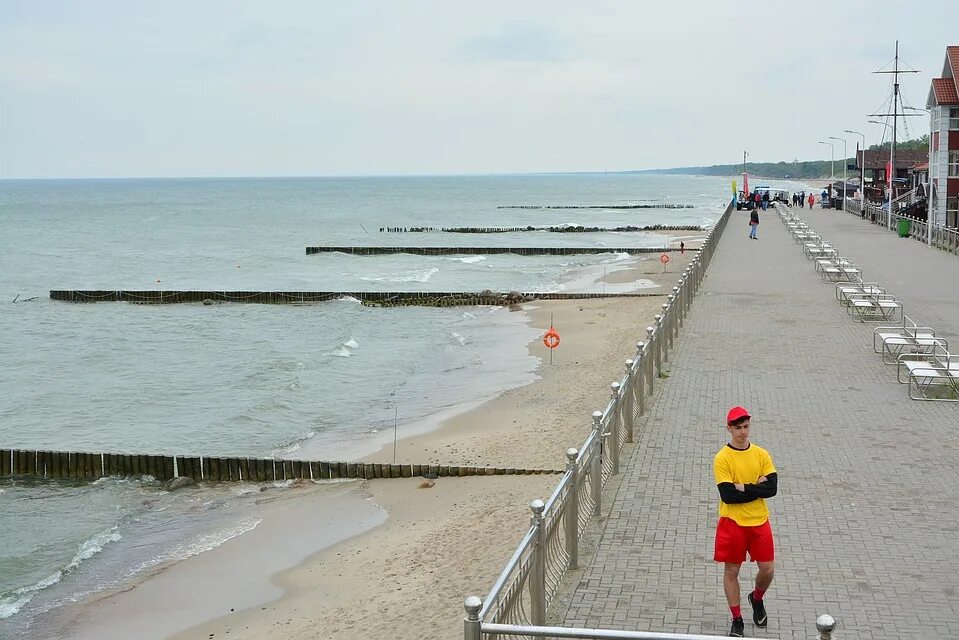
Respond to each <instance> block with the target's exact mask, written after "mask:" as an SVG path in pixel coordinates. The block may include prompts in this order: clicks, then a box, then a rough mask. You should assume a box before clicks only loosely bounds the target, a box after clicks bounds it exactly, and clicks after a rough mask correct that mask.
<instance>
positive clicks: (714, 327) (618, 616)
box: [551, 208, 959, 640]
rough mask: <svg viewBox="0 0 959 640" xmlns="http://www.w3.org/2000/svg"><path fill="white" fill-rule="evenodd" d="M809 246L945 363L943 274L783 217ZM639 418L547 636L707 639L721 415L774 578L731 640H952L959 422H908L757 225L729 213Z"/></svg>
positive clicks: (922, 252) (719, 594)
mask: <svg viewBox="0 0 959 640" xmlns="http://www.w3.org/2000/svg"><path fill="white" fill-rule="evenodd" d="M798 212H799V214H800V216H801V217H802V218H803V219H804V220H805V221H806V222H807V223H808V224H810V225H811V226H812V227H813V228H814V229H815V230H816V231H817V232H819V233H820V234H822V236H823V238H824V239H825V240H826V241H828V242H831V243H832V244H833V245H834V246H836V247H837V248H838V249H839V250H840V254H841V255H843V256H846V257H849V258H850V259H852V260H853V261H854V262H856V263H857V264H859V265H860V266H861V267H862V269H863V274H864V279H865V280H867V281H877V282H879V283H880V284H881V285H882V286H884V287H886V288H887V290H888V291H889V292H890V293H892V294H894V295H896V296H897V297H898V298H899V299H900V300H902V301H903V302H904V305H905V312H906V314H907V315H908V316H910V317H912V318H914V319H916V320H917V321H920V322H921V323H922V324H925V325H929V326H932V327H935V328H936V330H937V333H939V334H941V335H943V336H945V337H946V338H948V339H949V341H950V345H951V347H952V350H953V352H959V286H957V283H959V258H957V257H956V256H952V255H948V254H946V253H944V252H940V251H938V250H935V249H929V248H927V247H926V246H925V245H922V244H920V243H919V242H917V241H915V240H911V239H902V238H898V237H897V236H896V235H895V234H893V233H890V232H887V231H885V230H884V229H880V228H878V227H876V226H874V225H871V224H869V223H867V222H865V221H862V220H860V219H859V218H857V217H854V216H852V215H850V214H848V213H845V212H833V211H828V210H827V211H823V210H821V209H818V208H816V209H814V210H812V211H810V210H809V209H798ZM732 216H733V217H732V219H731V220H730V222H729V225H728V227H727V228H726V231H725V234H724V236H723V238H722V239H721V241H720V242H719V245H718V249H717V252H716V254H715V257H714V259H713V261H712V263H711V265H710V267H709V275H708V277H707V278H706V280H705V281H704V283H703V286H702V288H701V289H700V291H699V293H698V295H697V297H696V299H695V301H694V303H693V308H692V310H691V314H690V316H689V317H688V319H687V323H686V326H685V327H684V328H683V329H682V331H681V332H680V335H679V339H678V341H677V343H676V348H675V350H674V351H673V352H672V353H670V357H669V362H668V363H667V364H666V365H664V368H666V369H668V371H669V377H668V378H667V379H665V380H661V381H660V380H658V381H657V388H656V391H655V396H654V400H653V402H652V405H651V406H650V407H649V408H648V412H647V414H646V416H644V417H643V418H641V419H640V420H639V422H638V426H637V437H636V444H635V445H634V447H633V448H632V449H631V450H627V451H628V452H629V454H628V458H627V459H625V460H624V464H623V472H622V480H621V483H620V484H619V486H618V488H617V489H616V490H615V494H614V496H613V497H612V505H611V507H610V512H609V515H608V518H607V519H606V520H605V522H604V523H603V526H604V529H603V531H602V534H601V536H600V537H599V540H598V542H597V546H596V552H595V555H594V556H592V557H583V558H582V565H583V567H584V569H583V571H582V572H581V573H579V575H578V576H577V575H575V574H574V576H575V577H574V578H572V580H574V581H575V582H574V584H573V586H572V588H571V589H572V591H571V593H569V594H568V595H567V596H566V597H564V598H562V599H561V601H560V602H559V603H558V604H557V606H556V607H555V610H554V611H553V612H552V616H551V621H552V622H554V623H557V624H561V625H563V626H578V627H583V626H585V627H599V628H610V629H625V630H655V631H667V632H675V633H704V634H717V635H724V634H726V633H727V632H728V630H729V611H728V609H727V607H726V603H725V598H724V596H723V590H722V570H721V567H720V566H719V565H717V564H715V563H714V562H713V561H712V545H713V530H714V526H715V521H716V506H717V501H718V492H717V490H716V487H715V484H714V482H713V476H712V459H713V456H714V455H715V453H716V452H717V451H718V450H719V449H720V448H721V447H722V446H724V444H725V443H726V441H727V440H726V435H727V434H726V430H725V428H724V419H725V413H726V410H727V409H728V408H729V407H730V406H732V405H736V404H742V405H744V406H745V407H746V408H747V409H749V411H750V412H751V413H752V415H753V421H752V433H751V440H752V441H753V442H755V443H756V444H759V445H761V446H763V447H765V448H767V449H768V450H769V451H770V452H771V454H772V455H773V459H774V462H775V464H776V467H777V469H778V472H779V495H778V496H776V497H775V498H773V499H771V500H770V501H769V506H770V511H771V514H772V524H773V529H774V531H775V533H776V536H777V537H776V543H777V549H776V551H777V558H776V559H777V569H776V571H777V573H776V578H775V580H774V582H773V585H772V587H771V589H770V591H769V593H768V595H767V596H766V603H767V605H766V606H767V609H768V612H769V620H770V621H769V626H768V628H766V629H757V628H755V627H754V625H753V624H752V621H751V615H750V613H751V612H750V610H749V605H748V604H747V603H746V599H745V594H746V593H747V592H748V591H749V589H750V588H751V581H752V577H753V576H754V574H755V567H754V565H752V566H750V565H746V566H744V567H743V572H742V575H741V583H742V585H743V603H742V604H743V613H744V617H745V618H746V635H747V636H757V637H770V638H797V639H798V638H804V639H808V638H812V637H815V627H814V621H815V618H816V616H817V615H819V614H823V613H828V614H830V615H832V616H833V617H834V618H836V619H837V621H838V627H837V629H836V632H835V634H834V637H835V638H837V639H838V640H847V639H850V640H851V639H853V638H855V639H867V638H868V639H871V638H875V639H876V640H879V639H882V640H892V639H897V640H898V639H901V638H952V637H959V403H957V404H953V403H945V402H918V401H913V400H910V399H909V398H908V395H907V393H906V388H905V385H899V384H898V383H897V382H896V372H895V369H894V368H893V367H891V366H888V365H883V364H882V363H881V360H880V357H879V355H878V354H876V353H874V352H873V349H872V330H873V326H874V324H870V323H865V324H861V323H858V322H853V321H852V320H851V319H850V317H849V316H848V315H847V313H846V311H845V310H844V309H843V308H842V307H840V306H839V304H838V303H837V301H836V299H835V288H834V285H832V284H827V283H824V282H823V281H822V280H821V279H820V278H819V276H818V275H817V274H816V273H815V270H814V269H813V265H812V264H811V263H810V262H809V261H808V260H806V258H805V257H804V256H803V253H802V250H801V248H800V247H799V245H797V244H796V243H795V242H794V241H793V239H792V237H791V236H790V235H789V233H788V232H787V230H786V229H785V227H784V226H783V224H782V223H781V222H780V220H779V217H778V215H777V213H776V212H775V211H774V210H772V209H770V211H769V212H768V213H766V214H763V218H762V223H761V225H760V229H759V240H758V241H757V240H750V239H748V238H747V237H746V236H747V233H748V228H747V221H748V214H746V213H745V212H736V211H733V213H732Z"/></svg>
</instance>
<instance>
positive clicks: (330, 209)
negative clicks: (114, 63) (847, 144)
mask: <svg viewBox="0 0 959 640" xmlns="http://www.w3.org/2000/svg"><path fill="white" fill-rule="evenodd" d="M729 198H730V184H729V180H728V179H726V178H716V177H695V176H670V175H650V174H622V173H617V174H607V173H596V174H547V175H483V176H443V177H433V176H422V177H356V178H268V179H267V178H264V179H249V178H242V179H241V178H236V179H218V178H217V179H214V178H210V179H123V180H5V181H0V390H2V392H0V448H23V449H41V450H59V451H96V452H118V453H124V452H129V453H146V454H166V455H190V454H192V455H221V456H229V455H238V456H257V457H271V456H272V457H275V458H284V457H294V458H303V459H325V460H352V459H356V458H358V457H360V456H363V455H368V454H370V453H371V452H374V451H376V450H378V449H379V448H380V447H381V446H383V445H384V444H386V443H388V442H390V441H392V439H393V437H394V433H395V434H396V435H398V437H400V438H402V437H404V436H408V435H411V434H413V433H416V432H417V431H422V430H423V429H425V428H428V426H429V425H431V424H434V423H435V422H436V416H444V415H450V414H452V413H455V412H456V411H458V410H461V409H462V408H464V407H468V406H474V405H475V404H476V403H478V402H481V401H483V400H485V399H489V398H492V397H495V396H496V395H497V394H499V393H501V392H503V391H505V390H507V389H510V388H514V387H518V386H522V385H525V384H529V383H530V382H532V381H534V380H535V379H536V377H537V366H538V364H539V361H538V359H537V358H535V357H533V356H531V355H530V354H529V351H528V348H527V345H528V344H529V342H530V341H531V340H533V339H536V338H537V337H538V334H539V330H538V329H536V328H534V327H532V326H530V321H529V318H528V316H527V315H526V314H525V313H523V312H511V311H510V310H508V309H506V308H501V307H456V308H443V309H434V308H422V307H398V308H377V307H367V306H364V305H362V304H360V303H359V302H358V301H357V300H355V299H353V298H349V297H347V298H344V299H341V300H336V301H331V302H323V303H317V304H309V305H253V304H250V305H246V304H230V303H224V304H214V305H211V306H204V305H202V304H176V305H135V304H128V303H97V304H71V303H65V302H56V301H52V300H50V298H49V291H50V290H51V289H99V290H116V289H137V290H182V289H202V290H245V291H250V290H283V291H464V292H473V291H481V290H483V289H492V290H494V291H509V290H519V291H535V292H563V291H598V290H600V287H601V286H602V285H600V284H598V281H599V280H600V279H601V277H602V276H603V274H608V273H610V272H614V271H616V270H619V269H622V268H624V267H625V266H626V265H627V264H628V260H627V258H628V256H626V255H624V254H618V253H615V252H609V253H601V254H595V255H571V256H518V255H512V254H501V255H446V256H419V255H408V254H395V255H378V256H353V255H347V254H342V253H326V254H318V255H306V252H305V247H307V246H310V245H361V246H362V245H366V246H380V245H411V246H464V247H465V246H513V247H534V246H550V247H554V246H555V247H565V246H588V247H611V248H615V247H662V246H664V245H665V243H666V237H665V236H664V235H663V234H660V233H654V232H618V233H550V232H545V231H543V232H510V233H497V234H457V233H443V232H440V231H432V232H416V233H413V232H405V233H404V232H388V231H385V229H392V228H400V229H402V228H407V229H409V228H411V227H431V228H436V229H438V228H442V227H526V226H560V225H589V226H599V227H617V226H627V225H633V226H646V225H656V224H659V225H675V226H687V225H695V226H703V227H709V226H710V225H712V224H713V223H714V222H715V221H716V219H717V218H718V217H719V215H720V214H721V213H722V211H723V209H724V207H725V206H726V203H727V202H728V201H729ZM637 204H648V205H655V204H670V205H679V204H683V205H691V207H688V208H640V209H624V208H616V207H622V206H623V205H637ZM547 206H552V207H590V208H507V207H547ZM653 257H654V258H655V256H653ZM620 286H622V285H620ZM431 419H432V420H431ZM267 484H268V485H269V486H264V487H253V488H251V487H250V486H249V485H246V486H244V485H238V484H237V485H228V484H221V485H218V486H204V487H193V488H190V489H189V490H184V491H176V492H170V491H167V490H166V489H165V488H164V486H163V485H162V484H161V483H159V482H156V481H154V480H152V479H151V478H143V479H131V478H105V479H101V480H99V481H97V482H93V483H89V482H78V481H77V482H74V481H48V480H42V479H23V478H19V479H9V478H7V479H0V515H2V517H0V540H2V544H0V638H2V637H21V636H24V635H32V633H31V632H36V630H37V629H39V628H42V623H43V620H44V618H45V617H47V616H50V615H52V614H53V613H55V611H56V610H57V608H58V607H61V606H63V605H64V604H68V603H73V602H78V601H82V600H83V599H84V598H88V597H90V596H91V594H96V593H97V592H99V591H101V590H104V589H116V588H123V586H124V585H127V584H131V583H133V582H136V581H137V580H141V579H143V577H144V576H145V575H148V574H150V573H151V572H155V571H159V570H162V569H163V567H165V566H169V565H170V564H172V563H175V562H178V561H181V560H183V559H185V558H188V557H190V556H192V555H195V554H198V553H203V552H204V551H207V550H209V549H212V548H215V547H216V546H218V545H220V544H223V543H224V542H226V541H228V540H230V539H232V538H234V537H236V536H239V535H243V534H244V532H246V531H249V530H251V529H252V528H254V527H255V526H256V525H257V523H258V519H257V517H256V510H255V505H256V502H257V500H258V497H259V496H260V495H261V494H262V492H263V491H284V485H283V483H267Z"/></svg>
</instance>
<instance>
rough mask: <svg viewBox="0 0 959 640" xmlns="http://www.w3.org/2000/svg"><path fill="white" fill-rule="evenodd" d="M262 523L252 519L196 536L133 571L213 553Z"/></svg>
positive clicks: (258, 519) (134, 572) (141, 564)
mask: <svg viewBox="0 0 959 640" xmlns="http://www.w3.org/2000/svg"><path fill="white" fill-rule="evenodd" d="M261 522H263V519H262V518H250V519H248V520H245V521H243V522H241V523H240V524H238V525H236V526H235V527H230V528H228V529H223V530H221V531H214V532H212V533H207V534H204V535H200V536H196V537H195V538H192V539H191V540H190V541H189V542H184V543H182V544H178V545H176V546H175V547H173V548H172V549H170V550H169V551H167V552H165V553H161V554H160V555H158V556H156V557H154V558H151V559H150V560H147V561H145V562H141V563H140V564H139V565H137V566H136V567H135V568H134V569H133V572H132V573H133V574H134V575H135V574H138V573H140V572H141V571H143V570H145V569H149V568H151V567H155V566H157V565H160V564H167V563H173V562H180V561H181V560H186V559H187V558H192V557H193V556H197V555H200V554H201V553H206V552H207V551H212V550H213V549H216V548H217V547H219V546H220V545H222V544H225V543H226V542H229V541H230V540H232V539H233V538H236V537H237V536H241V535H243V534H244V533H248V532H250V531H253V530H254V529H256V528H257V526H259V524H260V523H261Z"/></svg>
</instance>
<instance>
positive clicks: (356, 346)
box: [343, 336, 360, 349]
mask: <svg viewBox="0 0 959 640" xmlns="http://www.w3.org/2000/svg"><path fill="white" fill-rule="evenodd" d="M343 346H344V347H349V348H350V349H359V348H360V343H359V342H357V341H356V340H355V339H354V338H353V336H350V339H349V340H347V341H346V342H344V343H343Z"/></svg>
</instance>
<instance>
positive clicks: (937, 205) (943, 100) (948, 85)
mask: <svg viewBox="0 0 959 640" xmlns="http://www.w3.org/2000/svg"><path fill="white" fill-rule="evenodd" d="M926 108H927V109H929V115H930V131H929V138H930V144H929V146H930V150H929V182H930V186H929V191H930V194H929V219H930V220H931V221H932V222H933V223H935V224H939V225H945V226H947V227H952V228H956V227H957V226H959V46H950V47H946V60H945V62H944V63H943V65H942V77H941V78H933V79H932V83H931V84H930V86H929V97H928V98H927V99H926Z"/></svg>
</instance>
